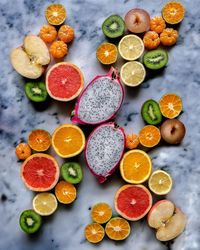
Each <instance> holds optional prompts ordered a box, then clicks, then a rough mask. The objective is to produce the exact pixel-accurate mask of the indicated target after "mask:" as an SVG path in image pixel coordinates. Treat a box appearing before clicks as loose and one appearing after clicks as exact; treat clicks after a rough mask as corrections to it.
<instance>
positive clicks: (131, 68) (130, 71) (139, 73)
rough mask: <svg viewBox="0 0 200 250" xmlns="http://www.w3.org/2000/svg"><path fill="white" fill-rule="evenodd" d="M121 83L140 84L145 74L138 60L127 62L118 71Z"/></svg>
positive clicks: (131, 85) (132, 85)
mask: <svg viewBox="0 0 200 250" xmlns="http://www.w3.org/2000/svg"><path fill="white" fill-rule="evenodd" d="M120 76H121V79H122V81H123V83H124V84H125V85H127V86H130V87H136V86H138V85H140V84H141V83H142V82H143V81H144V79H145V76H146V70H145V68H144V66H143V65H142V64H141V63H140V62H127V63H125V64H124V65H123V66H122V68H121V71H120Z"/></svg>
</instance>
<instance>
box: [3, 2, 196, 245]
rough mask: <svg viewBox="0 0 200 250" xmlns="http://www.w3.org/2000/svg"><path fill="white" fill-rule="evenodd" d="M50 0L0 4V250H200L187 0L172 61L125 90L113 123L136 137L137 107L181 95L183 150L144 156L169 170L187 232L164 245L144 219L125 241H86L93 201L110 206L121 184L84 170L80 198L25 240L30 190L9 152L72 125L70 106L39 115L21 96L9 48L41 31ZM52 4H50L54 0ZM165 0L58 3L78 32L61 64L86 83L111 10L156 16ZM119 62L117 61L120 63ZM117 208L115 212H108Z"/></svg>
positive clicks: (192, 17) (96, 70)
mask: <svg viewBox="0 0 200 250" xmlns="http://www.w3.org/2000/svg"><path fill="white" fill-rule="evenodd" d="M50 2H51V1H46V0H40V1H39V0H35V1H32V0H15V1H14V0H10V1H7V0H1V1H0V37H1V39H0V41H1V42H0V62H1V66H0V72H1V74H0V86H1V88H0V105H1V109H0V197H1V202H0V218H1V220H0V221H1V223H0V224H1V225H0V228H1V230H0V250H6V249H10V250H40V249H41V250H42V249H48V250H51V249H58V250H74V249H79V250H90V249H99V250H100V249H101V250H106V249H110V250H112V249H118V250H122V249H123V250H126V249H129V250H130V249H131V250H167V249H172V250H199V249H200V220H199V209H200V156H199V155H200V154H199V148H198V143H199V141H200V126H199V123H200V122H199V120H200V118H199V117H200V102H199V99H200V97H199V95H200V74H199V65H200V60H199V57H200V54H199V50H200V32H199V29H200V28H199V27H200V18H199V12H200V3H199V1H198V0H193V1H190V0H184V1H183V3H184V5H185V7H186V9H187V12H186V17H185V19H184V21H183V22H182V24H181V26H180V29H179V32H180V37H179V40H178V43H177V45H176V46H174V47H173V48H171V49H170V51H169V64H168V66H167V67H166V69H165V70H164V71H163V72H162V74H159V75H153V76H152V75H150V76H148V77H147V80H146V81H145V82H144V83H143V84H142V85H141V86H140V88H127V89H126V98H125V101H124V103H123V107H122V109H121V111H120V112H119V115H118V117H117V123H118V124H119V125H121V126H123V127H124V128H125V131H126V132H131V131H135V132H136V133H137V132H138V131H139V130H140V128H141V127H142V126H143V122H142V119H141V116H140V107H141V104H142V103H143V102H144V101H145V100H146V99H149V98H154V99H156V100H159V98H160V97H161V95H162V94H164V93H166V92H176V93H177V94H179V95H180V96H182V98H183V106H184V111H183V113H182V115H181V117H180V119H181V120H182V121H183V122H184V123H185V125H186V127H187V134H186V137H185V139H184V142H183V143H182V144H181V145H180V146H176V147H175V146H170V147H169V146H161V147H157V148H155V149H153V150H151V151H149V154H150V156H151V157H152V160H153V168H154V169H158V168H161V169H164V170H167V171H168V172H169V173H170V174H171V175H172V177H173V179H174V186H173V189H172V191H171V193H170V194H169V195H168V196H167V198H169V199H171V200H172V201H174V202H175V203H176V204H177V205H178V206H180V207H181V208H182V210H183V211H184V212H185V213H186V214H187V216H188V224H187V227H186V230H185V231H184V233H183V234H182V235H181V236H180V237H178V238H177V239H176V240H174V241H173V242H170V243H168V244H163V243H160V242H158V241H157V240H156V239H155V236H154V232H153V231H152V230H151V229H149V228H148V226H147V225H146V221H145V220H143V221H140V222H138V223H132V233H131V236H130V237H129V238H128V239H127V240H126V241H125V242H122V243H116V242H112V241H109V240H108V239H105V240H104V241H103V242H102V243H101V244H99V245H97V246H93V245H91V244H89V243H88V242H86V241H85V239H84V235H83V230H84V227H85V225H86V224H88V223H89V222H90V215H89V213H90V209H91V206H92V204H94V203H95V202H99V201H105V202H108V203H109V204H110V205H111V206H112V207H113V196H114V193H115V191H116V190H117V189H118V188H119V187H120V186H121V185H123V184H124V182H123V181H122V180H121V179H120V178H119V174H118V172H116V173H115V174H114V175H113V176H112V177H111V178H110V180H109V181H108V182H107V183H105V184H104V185H99V184H98V183H97V181H96V179H95V178H94V177H93V176H92V175H91V174H90V172H89V171H88V169H87V168H86V167H85V164H84V162H83V159H82V156H80V158H79V160H80V161H81V162H82V165H83V168H84V180H83V182H82V183H81V184H80V185H79V187H78V198H77V200H76V202H75V203H74V204H73V205H72V206H59V209H58V211H57V212H56V213H55V214H54V215H53V216H51V217H49V218H45V219H44V224H43V227H42V229H41V231H40V233H38V234H37V235H35V236H32V237H28V236H27V235H25V234H24V233H23V232H22V231H21V230H20V228H19V225H18V218H19V214H20V213H21V211H23V210H24V209H27V208H31V200H32V197H33V194H32V192H30V191H28V190H27V189H26V188H25V187H24V185H23V183H22V181H21V179H20V177H19V172H20V163H19V162H17V160H16V157H15V153H14V149H15V146H16V144H17V142H18V141H20V140H25V139H26V137H27V134H28V132H29V131H30V130H32V129H34V128H44V129H47V130H49V131H50V132H52V131H53V130H54V129H55V127H56V126H58V125H59V124H62V123H66V122H69V115H70V113H71V110H72V109H73V105H74V103H59V102H53V101H52V102H50V103H49V106H48V107H46V108H44V109H43V110H38V108H37V107H35V106H33V105H32V104H31V103H30V102H29V101H28V100H27V98H26V97H25V94H24V91H23V85H24V79H23V78H22V77H20V76H19V75H18V74H17V73H16V72H15V71H14V70H13V69H12V67H11V65H10V63H9V52H10V49H11V48H12V47H16V46H18V45H20V44H21V43H22V40H23V37H24V35H26V34H28V33H30V32H31V33H33V34H38V31H39V28H40V27H41V26H42V25H43V24H44V23H45V22H46V21H45V18H44V10H45V8H46V6H47V5H48V4H49V3H50ZM52 2H55V1H52ZM164 2H165V1H161V0H154V1H149V0H138V1H136V0H124V1H123V0H109V1H107V0H101V1H97V0H85V1H84V0H68V1H67V0H65V1H64V0H63V1H61V3H63V4H64V5H65V6H66V8H67V10H68V23H69V24H71V25H72V26H73V27H74V28H75V31H76V39H75V41H74V43H73V44H72V46H71V48H70V53H69V55H68V56H67V58H66V60H69V61H72V62H73V63H75V64H77V65H78V66H79V67H80V68H81V69H82V71H83V73H84V77H85V84H87V83H88V82H89V81H90V80H91V79H92V78H93V77H94V76H95V75H97V74H102V73H105V72H106V71H107V70H108V69H107V68H104V67H102V66H101V65H100V64H99V63H98V62H97V60H96V57H95V50H96V48H97V46H98V45H99V44H100V43H101V42H103V41H104V40H105V38H104V36H103V34H102V31H101V24H102V22H103V20H104V19H105V17H107V16H109V15H110V14H112V13H117V14H120V15H122V16H124V14H125V13H126V12H127V11H128V10H129V9H131V8H133V7H142V8H145V9H146V10H147V11H149V12H150V13H151V15H156V14H160V10H161V7H162V6H163V4H164ZM121 63H122V62H119V65H117V66H120V64H121ZM113 208H114V207H113Z"/></svg>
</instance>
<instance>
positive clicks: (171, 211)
mask: <svg viewBox="0 0 200 250" xmlns="http://www.w3.org/2000/svg"><path fill="white" fill-rule="evenodd" d="M186 223H187V218H186V215H185V214H184V213H183V212H182V211H181V210H180V209H179V208H175V205H174V204H173V203H172V202H171V201H168V200H161V201H159V202H157V203H156V204H155V205H154V206H153V207H152V208H151V210H150V212H149V214H148V224H149V226H150V227H152V228H155V229H156V238H157V239H158V240H160V241H169V240H172V239H174V238H176V237H177V236H179V235H180V234H181V233H182V232H183V231H184V229H185V226H186Z"/></svg>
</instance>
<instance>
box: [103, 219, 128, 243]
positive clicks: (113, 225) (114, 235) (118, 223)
mask: <svg viewBox="0 0 200 250" xmlns="http://www.w3.org/2000/svg"><path fill="white" fill-rule="evenodd" d="M105 232H106V235H107V236H108V238H110V239H111V240H125V239H126V238H127V237H128V236H129V235H130V232H131V227H130V225H129V223H128V221H127V220H125V219H123V218H120V217H114V218H112V219H111V220H110V221H109V222H108V223H107V224H106V227H105Z"/></svg>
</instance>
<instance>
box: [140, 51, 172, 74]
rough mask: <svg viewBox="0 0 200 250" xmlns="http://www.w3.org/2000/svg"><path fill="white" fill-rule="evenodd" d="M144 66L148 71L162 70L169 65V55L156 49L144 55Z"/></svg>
mask: <svg viewBox="0 0 200 250" xmlns="http://www.w3.org/2000/svg"><path fill="white" fill-rule="evenodd" d="M143 61H144V65H145V66H146V67H147V68H148V69H153V70H156V69H162V68H163V67H165V66H166V65H167V63H168V53H167V51H165V50H162V49H155V50H151V51H148V52H146V53H145V54H144V58H143Z"/></svg>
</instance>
